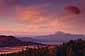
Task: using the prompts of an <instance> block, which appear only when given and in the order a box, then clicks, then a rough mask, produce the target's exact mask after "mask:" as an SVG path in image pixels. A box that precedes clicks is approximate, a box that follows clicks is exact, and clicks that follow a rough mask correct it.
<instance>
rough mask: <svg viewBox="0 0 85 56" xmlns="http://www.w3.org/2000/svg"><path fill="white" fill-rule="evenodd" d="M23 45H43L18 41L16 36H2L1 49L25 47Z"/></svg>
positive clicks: (0, 39)
mask: <svg viewBox="0 0 85 56" xmlns="http://www.w3.org/2000/svg"><path fill="white" fill-rule="evenodd" d="M23 45H42V44H40V43H36V42H30V41H28V42H25V41H22V40H19V39H17V38H16V37H14V36H5V35H0V47H9V46H23Z"/></svg>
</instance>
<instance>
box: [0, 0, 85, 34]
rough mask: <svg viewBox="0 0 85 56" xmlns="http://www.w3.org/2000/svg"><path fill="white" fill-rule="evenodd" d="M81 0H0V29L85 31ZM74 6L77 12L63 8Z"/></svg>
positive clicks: (13, 31) (5, 31)
mask: <svg viewBox="0 0 85 56" xmlns="http://www.w3.org/2000/svg"><path fill="white" fill-rule="evenodd" d="M84 5H85V3H84V0H81V1H80V0H36V1H35V0H0V8H1V9H0V33H1V34H7V35H9V34H12V35H22V34H23V35H44V34H51V33H55V32H57V31H63V32H67V33H73V34H74V33H75V34H85V30H84V29H85V6H84ZM69 6H74V7H77V8H78V9H79V10H80V13H79V14H75V12H74V11H73V12H71V10H69V11H68V10H67V9H65V8H66V7H69Z"/></svg>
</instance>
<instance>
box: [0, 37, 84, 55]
mask: <svg viewBox="0 0 85 56" xmlns="http://www.w3.org/2000/svg"><path fill="white" fill-rule="evenodd" d="M0 56H85V40H82V39H78V40H70V41H69V42H67V43H63V44H62V45H59V46H50V45H49V46H45V47H41V46H37V48H26V50H22V52H18V53H11V54H2V55H0Z"/></svg>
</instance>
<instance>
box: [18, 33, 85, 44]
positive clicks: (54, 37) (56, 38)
mask: <svg viewBox="0 0 85 56" xmlns="http://www.w3.org/2000/svg"><path fill="white" fill-rule="evenodd" d="M19 39H20V40H22V41H31V42H36V43H43V44H62V43H63V42H68V41H69V40H77V39H83V40H85V35H78V34H69V33H64V32H56V33H55V34H51V35H44V36H33V37H21V38H19Z"/></svg>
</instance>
